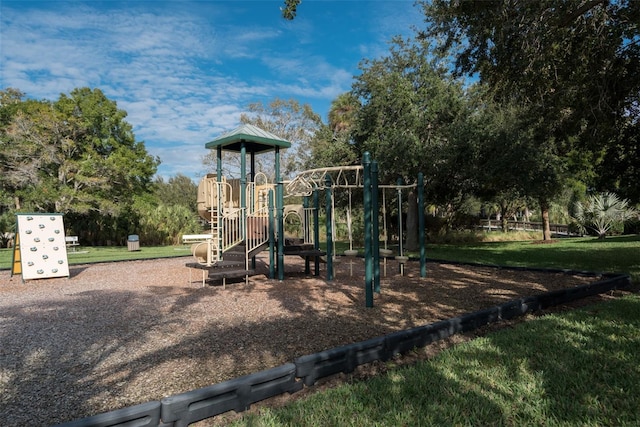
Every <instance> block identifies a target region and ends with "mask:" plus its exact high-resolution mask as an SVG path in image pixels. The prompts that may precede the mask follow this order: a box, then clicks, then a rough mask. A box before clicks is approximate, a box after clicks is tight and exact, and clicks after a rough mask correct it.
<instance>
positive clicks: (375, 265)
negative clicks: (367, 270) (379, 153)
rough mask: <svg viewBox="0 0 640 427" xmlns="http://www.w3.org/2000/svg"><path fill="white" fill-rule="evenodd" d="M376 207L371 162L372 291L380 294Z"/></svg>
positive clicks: (374, 173)
mask: <svg viewBox="0 0 640 427" xmlns="http://www.w3.org/2000/svg"><path fill="white" fill-rule="evenodd" d="M379 213H380V212H379V207H378V162H376V161H375V160H373V161H371V217H372V224H371V231H372V235H371V240H372V242H373V247H372V248H371V249H372V252H373V291H374V292H377V293H380V224H379V218H378V215H379Z"/></svg>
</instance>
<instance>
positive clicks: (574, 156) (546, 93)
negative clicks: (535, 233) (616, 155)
mask: <svg viewBox="0 0 640 427" xmlns="http://www.w3.org/2000/svg"><path fill="white" fill-rule="evenodd" d="M420 4H421V5H422V6H423V9H424V11H425V16H426V24H427V26H426V28H427V29H426V30H425V31H424V33H423V34H422V36H423V37H424V39H425V40H436V43H437V45H438V47H439V48H440V49H441V50H442V51H443V52H446V53H450V54H453V55H454V57H455V68H456V70H457V72H458V73H460V74H464V73H467V74H471V75H475V74H477V75H479V77H480V79H481V81H482V82H485V83H487V84H488V85H489V86H490V87H492V88H493V89H494V91H495V97H496V99H497V100H499V101H505V102H514V101H515V102H518V103H519V104H520V105H521V106H522V107H523V111H525V113H524V114H526V115H527V117H529V118H530V119H531V123H530V126H531V129H532V132H533V134H534V137H535V142H536V144H537V145H538V147H539V150H540V154H539V161H540V163H535V164H534V168H535V169H538V171H539V172H541V173H543V172H544V169H545V167H546V166H545V164H544V162H554V163H556V164H555V165H554V166H553V167H552V170H550V171H549V172H550V173H551V175H549V177H547V178H545V179H544V180H543V181H544V182H537V183H536V185H535V188H533V191H535V192H537V195H538V198H539V201H540V206H541V208H542V216H543V220H545V222H546V224H545V225H546V226H545V233H544V238H545V239H549V238H550V230H549V227H548V220H547V219H548V208H549V205H550V201H551V199H552V198H553V196H554V195H555V194H556V193H557V192H559V191H560V190H561V183H562V182H563V180H564V177H563V176H562V174H558V173H557V172H559V171H565V172H568V173H572V172H576V170H575V169H572V167H573V166H576V165H579V167H581V168H584V167H585V166H588V167H590V168H593V167H594V166H596V165H597V164H598V162H600V161H601V160H602V149H603V146H604V145H606V143H607V141H608V140H609V139H610V133H611V132H616V131H617V129H616V123H618V122H619V119H620V117H621V116H625V115H627V114H628V112H629V110H630V106H631V105H633V103H634V102H635V103H637V101H638V92H639V89H640V78H639V77H640V72H639V71H638V70H639V69H640V46H639V42H640V36H639V31H640V27H639V26H638V24H637V23H638V22H640V2H637V1H635V0H626V1H625V0H621V1H607V0H566V1H560V0H545V1H535V2H533V1H531V2H527V1H524V2H523V1H517V0H487V1H461V2H450V1H446V0H433V1H422V2H420ZM533 118H535V120H534V119H533ZM581 172H584V170H582V171H581ZM536 175H538V176H541V175H540V174H536ZM587 175H589V174H587ZM591 175H592V176H593V174H591Z"/></svg>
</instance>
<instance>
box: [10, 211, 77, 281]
mask: <svg viewBox="0 0 640 427" xmlns="http://www.w3.org/2000/svg"><path fill="white" fill-rule="evenodd" d="M17 217H18V233H19V235H20V260H21V263H22V279H23V280H29V279H46V278H51V277H68V276H69V262H68V259H67V247H66V243H65V238H64V237H65V236H64V223H63V221H62V215H61V214H20V215H17Z"/></svg>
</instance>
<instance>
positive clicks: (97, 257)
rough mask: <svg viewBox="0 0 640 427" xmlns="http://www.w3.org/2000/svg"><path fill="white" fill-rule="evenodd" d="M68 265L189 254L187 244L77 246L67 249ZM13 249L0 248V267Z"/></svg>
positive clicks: (10, 257)
mask: <svg viewBox="0 0 640 427" xmlns="http://www.w3.org/2000/svg"><path fill="white" fill-rule="evenodd" d="M67 255H68V256H67V259H68V261H69V265H74V264H87V263H92V262H109V261H128V260H134V259H149V258H167V257H176V256H190V255H191V252H190V251H189V246H141V247H140V250H139V251H129V250H128V249H127V247H116V246H79V247H78V248H77V249H76V251H75V252H74V251H72V250H68V251H67ZM12 260H13V249H0V269H9V268H11V261H12Z"/></svg>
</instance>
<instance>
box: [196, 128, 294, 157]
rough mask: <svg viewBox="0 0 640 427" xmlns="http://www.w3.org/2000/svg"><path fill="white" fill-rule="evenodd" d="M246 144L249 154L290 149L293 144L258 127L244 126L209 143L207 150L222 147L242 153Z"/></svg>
mask: <svg viewBox="0 0 640 427" xmlns="http://www.w3.org/2000/svg"><path fill="white" fill-rule="evenodd" d="M242 143H244V145H245V148H246V150H247V153H256V154H257V153H264V152H267V151H273V150H275V148H276V147H280V148H289V147H291V143H290V142H289V141H287V140H284V139H282V138H279V137H278V136H276V135H274V134H272V133H271V132H267V131H266V130H263V129H260V128H259V127H257V126H253V125H249V124H244V125H242V126H239V127H237V128H235V129H234V130H232V131H229V132H227V133H225V134H222V135H220V136H219V137H217V138H216V139H214V140H213V141H210V142H207V143H206V144H205V148H218V147H222V149H223V150H227V151H236V152H240V148H241V145H242Z"/></svg>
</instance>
